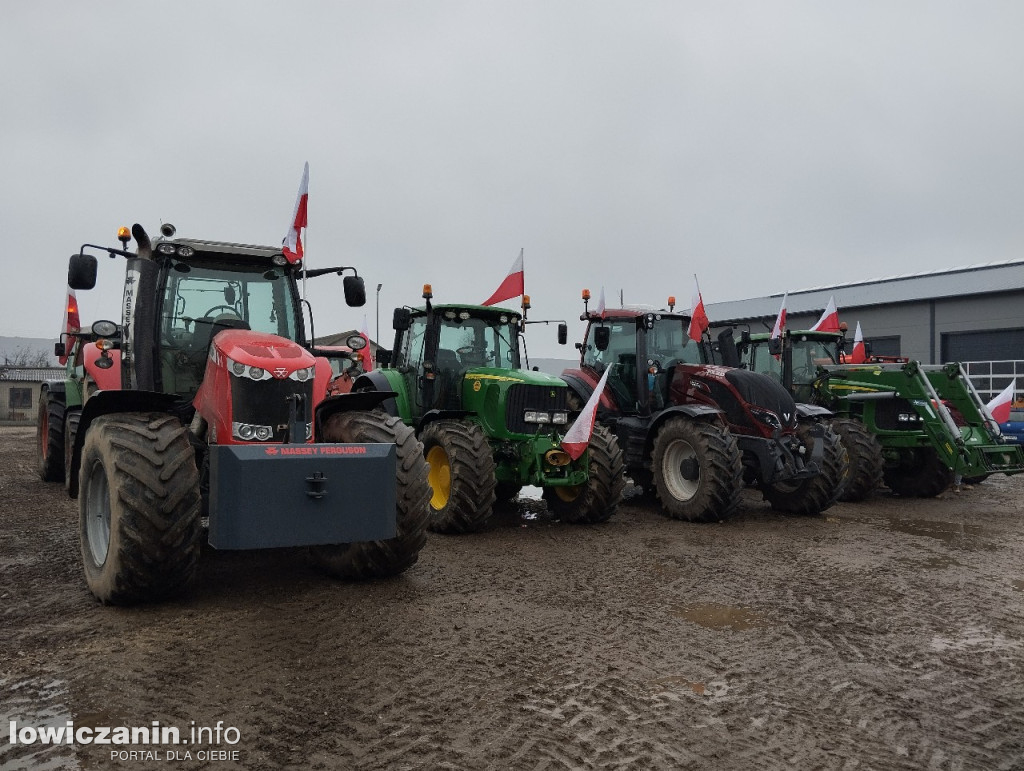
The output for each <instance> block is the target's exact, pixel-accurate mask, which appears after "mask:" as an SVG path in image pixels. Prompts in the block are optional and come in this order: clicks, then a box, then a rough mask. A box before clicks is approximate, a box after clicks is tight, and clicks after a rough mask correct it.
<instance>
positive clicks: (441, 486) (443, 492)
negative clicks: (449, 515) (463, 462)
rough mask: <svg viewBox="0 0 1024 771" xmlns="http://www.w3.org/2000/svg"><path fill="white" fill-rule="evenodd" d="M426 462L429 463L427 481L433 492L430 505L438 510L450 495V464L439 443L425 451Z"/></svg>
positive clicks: (445, 504)
mask: <svg viewBox="0 0 1024 771" xmlns="http://www.w3.org/2000/svg"><path fill="white" fill-rule="evenodd" d="M427 463H429V464H430V471H429V472H428V473H427V481H428V482H430V489H431V491H432V492H433V494H432V495H431V496H430V506H431V508H432V509H434V511H440V510H441V509H443V508H444V507H445V506H447V505H448V500H449V499H450V498H451V497H452V464H451V463H450V462H449V461H448V453H446V452H445V451H444V448H443V447H441V446H440V445H435V446H433V447H431V448H430V449H429V450H428V451H427Z"/></svg>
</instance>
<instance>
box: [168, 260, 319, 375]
mask: <svg viewBox="0 0 1024 771" xmlns="http://www.w3.org/2000/svg"><path fill="white" fill-rule="evenodd" d="M161 309H162V310H161V315H160V318H159V320H158V323H159V325H160V328H159V340H160V359H161V375H162V377H163V385H164V389H165V390H166V391H170V392H173V393H179V394H182V395H190V394H192V393H194V392H195V390H196V389H197V388H198V387H199V383H200V382H201V380H202V376H203V370H204V368H205V366H206V357H207V355H208V353H209V349H210V341H211V340H212V339H213V336H214V335H216V334H217V333H218V332H221V331H223V330H225V329H229V328H231V329H253V330H256V331H259V332H269V333H271V334H274V335H279V336H280V337H284V338H287V339H289V340H293V341H296V342H297V341H298V337H299V332H298V328H297V317H298V314H297V313H296V310H295V298H294V297H293V295H292V291H291V283H290V282H289V281H288V279H287V277H286V275H285V268H283V267H276V266H275V267H273V268H270V269H269V270H268V269H267V265H266V264H240V263H236V262H231V263H209V262H204V263H203V264H189V263H184V262H175V263H172V265H171V268H170V270H169V271H168V274H167V284H166V287H165V289H164V298H163V304H162V306H161Z"/></svg>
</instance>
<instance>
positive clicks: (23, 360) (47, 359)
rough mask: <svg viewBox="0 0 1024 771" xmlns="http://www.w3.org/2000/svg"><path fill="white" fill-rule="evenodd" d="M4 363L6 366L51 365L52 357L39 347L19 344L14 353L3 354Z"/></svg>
mask: <svg viewBox="0 0 1024 771" xmlns="http://www.w3.org/2000/svg"><path fill="white" fill-rule="evenodd" d="M4 364H6V365H7V366H8V367H52V366H53V357H52V356H51V355H50V354H48V353H46V352H45V351H40V350H39V349H32V348H26V347H25V346H20V347H18V348H15V349H14V353H11V354H8V355H6V356H4Z"/></svg>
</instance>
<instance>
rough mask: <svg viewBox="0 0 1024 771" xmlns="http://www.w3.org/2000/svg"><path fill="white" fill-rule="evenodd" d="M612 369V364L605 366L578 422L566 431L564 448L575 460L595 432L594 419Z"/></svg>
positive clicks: (563, 440) (577, 419)
mask: <svg viewBox="0 0 1024 771" xmlns="http://www.w3.org/2000/svg"><path fill="white" fill-rule="evenodd" d="M611 371H612V367H611V365H609V366H608V367H606V368H605V371H604V374H603V375H601V379H600V380H599V381H598V382H597V388H595V389H594V393H592V394H591V395H590V398H589V399H587V403H586V404H585V405H583V410H582V411H581V412H580V415H579V417H578V418H576V422H575V423H573V424H572V426H571V427H570V428H569V430H568V431H566V432H565V438H564V439H562V449H563V450H565V451H566V452H567V453H569V457H570V458H572V459H573V460H578V459H579V457H580V456H581V455H582V454H583V453H584V451H586V449H587V445H588V444H590V436H591V434H593V433H594V420H595V419H596V418H597V405H598V403H599V402H600V401H601V394H602V393H604V384H605V383H607V382H608V373H609V372H611Z"/></svg>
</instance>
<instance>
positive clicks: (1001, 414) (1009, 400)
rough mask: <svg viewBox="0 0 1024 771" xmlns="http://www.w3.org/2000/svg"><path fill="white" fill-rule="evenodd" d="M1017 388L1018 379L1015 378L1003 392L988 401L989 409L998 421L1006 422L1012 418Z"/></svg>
mask: <svg viewBox="0 0 1024 771" xmlns="http://www.w3.org/2000/svg"><path fill="white" fill-rule="evenodd" d="M1016 390H1017V380H1016V379H1014V380H1013V381H1012V382H1011V383H1010V385H1008V386H1006V388H1004V389H1003V391H1002V393H1000V394H999V395H998V396H997V397H996V398H995V399H993V400H992V401H990V402H989V403H988V405H987V406H988V411H989V412H991V413H992V417H993V418H995V421H996V423H1005V422H1006V421H1008V420H1009V419H1010V408H1011V407H1012V406H1013V395H1014V392H1015V391H1016Z"/></svg>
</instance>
